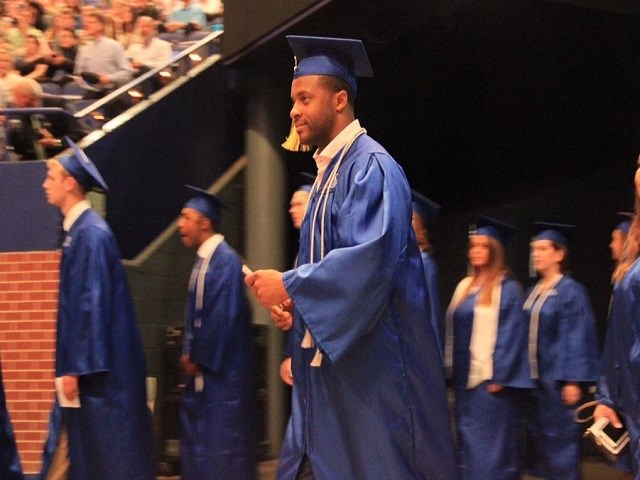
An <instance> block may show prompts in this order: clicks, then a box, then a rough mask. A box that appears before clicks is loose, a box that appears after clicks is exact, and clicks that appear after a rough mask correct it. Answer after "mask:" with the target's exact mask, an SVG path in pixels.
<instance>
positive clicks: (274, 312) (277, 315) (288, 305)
mask: <svg viewBox="0 0 640 480" xmlns="http://www.w3.org/2000/svg"><path fill="white" fill-rule="evenodd" d="M271 320H273V323H275V324H276V327H278V328H279V329H280V330H282V331H283V332H285V331H287V330H289V329H290V328H291V327H292V326H293V300H291V299H290V298H287V299H286V300H285V301H284V302H282V303H281V304H280V305H273V306H272V307H271Z"/></svg>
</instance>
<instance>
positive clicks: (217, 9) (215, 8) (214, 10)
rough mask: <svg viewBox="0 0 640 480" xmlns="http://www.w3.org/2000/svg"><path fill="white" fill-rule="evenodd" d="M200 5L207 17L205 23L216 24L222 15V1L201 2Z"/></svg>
mask: <svg viewBox="0 0 640 480" xmlns="http://www.w3.org/2000/svg"><path fill="white" fill-rule="evenodd" d="M200 5H201V6H202V10H203V11H204V13H205V15H206V16H207V22H208V23H212V22H217V21H218V20H221V19H222V16H223V15H224V3H223V2H222V0H202V1H201V3H200Z"/></svg>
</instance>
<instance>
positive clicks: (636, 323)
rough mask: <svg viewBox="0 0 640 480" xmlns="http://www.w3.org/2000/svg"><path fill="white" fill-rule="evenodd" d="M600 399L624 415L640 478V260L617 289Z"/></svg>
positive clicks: (637, 477) (600, 384)
mask: <svg viewBox="0 0 640 480" xmlns="http://www.w3.org/2000/svg"><path fill="white" fill-rule="evenodd" d="M596 399H597V400H598V401H599V402H600V403H603V404H605V405H607V406H609V407H611V408H613V409H614V410H616V412H618V413H619V414H622V415H623V416H624V422H625V424H626V427H627V430H628V431H629V436H630V437H631V442H630V444H629V446H630V449H629V453H630V454H631V460H632V463H633V472H634V473H635V475H636V480H639V479H640V468H639V466H640V260H636V262H635V263H634V264H633V266H632V267H631V269H630V270H629V271H628V272H627V274H626V275H625V276H624V278H623V279H622V280H621V281H620V282H619V283H618V284H616V285H615V286H614V288H613V301H612V303H611V309H610V311H609V326H608V328H607V336H606V339H605V343H604V349H603V353H602V368H601V374H600V378H599V380H598V391H597V393H596Z"/></svg>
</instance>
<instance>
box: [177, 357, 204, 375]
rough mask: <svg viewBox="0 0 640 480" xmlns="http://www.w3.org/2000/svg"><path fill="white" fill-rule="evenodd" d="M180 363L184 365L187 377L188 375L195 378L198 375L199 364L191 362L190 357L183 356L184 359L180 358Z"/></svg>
mask: <svg viewBox="0 0 640 480" xmlns="http://www.w3.org/2000/svg"><path fill="white" fill-rule="evenodd" d="M180 363H181V364H182V368H183V370H184V373H185V375H187V376H188V377H193V376H195V375H196V373H198V371H199V370H200V368H199V367H198V364H197V363H196V362H194V361H193V360H191V358H190V357H189V355H182V357H180Z"/></svg>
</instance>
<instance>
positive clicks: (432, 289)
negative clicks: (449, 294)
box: [422, 253, 444, 359]
mask: <svg viewBox="0 0 640 480" xmlns="http://www.w3.org/2000/svg"><path fill="white" fill-rule="evenodd" d="M422 265H423V267H424V276H425V281H426V282H427V292H428V294H429V315H430V317H431V324H432V326H433V329H434V331H435V332H436V339H437V340H438V348H439V349H440V356H441V357H442V358H443V359H444V319H443V318H442V310H441V308H440V273H439V271H438V266H437V265H436V262H435V260H434V259H433V258H432V257H431V255H429V254H424V253H423V254H422Z"/></svg>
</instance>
